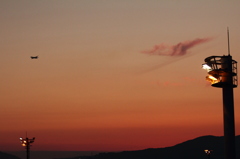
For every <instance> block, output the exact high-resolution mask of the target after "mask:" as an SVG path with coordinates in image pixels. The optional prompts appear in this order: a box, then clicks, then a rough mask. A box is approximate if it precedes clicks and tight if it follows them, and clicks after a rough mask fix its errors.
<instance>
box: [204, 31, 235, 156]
mask: <svg viewBox="0 0 240 159" xmlns="http://www.w3.org/2000/svg"><path fill="white" fill-rule="evenodd" d="M228 35H229V34H228ZM228 46H229V36H228ZM203 68H204V69H206V70H207V71H208V76H207V77H206V79H207V80H208V81H210V82H211V83H212V86H213V87H218V88H222V96H223V119H224V120H223V121H224V138H225V159H236V148H235V123H234V99H233V88H235V87H237V62H236V61H235V60H233V59H232V56H231V55H230V49H229V47H228V55H227V56H210V57H207V58H206V59H205V64H203Z"/></svg>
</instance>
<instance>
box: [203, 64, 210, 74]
mask: <svg viewBox="0 0 240 159" xmlns="http://www.w3.org/2000/svg"><path fill="white" fill-rule="evenodd" d="M202 69H204V70H207V71H208V72H209V71H211V70H212V68H211V67H210V66H209V65H207V64H203V65H202Z"/></svg>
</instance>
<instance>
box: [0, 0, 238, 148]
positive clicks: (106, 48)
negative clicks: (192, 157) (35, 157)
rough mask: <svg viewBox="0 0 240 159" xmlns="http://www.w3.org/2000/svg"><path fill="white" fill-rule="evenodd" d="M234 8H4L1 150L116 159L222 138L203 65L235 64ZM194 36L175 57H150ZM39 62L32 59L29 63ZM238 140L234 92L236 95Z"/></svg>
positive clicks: (183, 0)
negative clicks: (28, 141) (24, 140)
mask: <svg viewBox="0 0 240 159" xmlns="http://www.w3.org/2000/svg"><path fill="white" fill-rule="evenodd" d="M239 7H240V1H238V0H230V1H229V0H211V1H209V0H201V1H192V0H121V1H120V0H119V1H115V0H41V1H40V0H28V1H26V0H21V1H19V0H1V1H0V21H1V26H0V28H1V29H0V35H1V37H0V40H1V42H0V74H1V76H0V81H1V82H0V106H1V111H0V125H1V128H0V134H1V143H0V150H1V151H13V150H24V149H23V147H22V146H21V145H20V142H19V137H25V134H26V131H27V132H28V137H29V138H32V137H36V141H35V143H34V144H33V147H32V148H31V149H32V150H35V151H36V150H76V151H91V150H97V151H119V150H120V151H121V150H138V149H145V148H159V147H166V146H172V145H175V144H177V143H180V142H183V141H185V140H188V139H193V138H196V137H199V136H203V135H216V136H222V135H223V122H222V121H223V119H222V118H223V115H222V114H223V112H222V90H221V89H219V88H213V87H211V86H210V84H208V83H207V82H206V81H205V77H206V75H207V72H206V71H205V70H202V69H201V65H202V63H204V59H205V58H206V57H208V56H212V55H219V56H222V55H224V54H225V55H226V54H227V27H229V28H230V43H231V55H232V56H233V59H234V60H236V61H240V45H239V42H240V29H239V28H240V21H239V15H240V8H239ZM197 38H211V39H212V40H210V41H208V42H205V43H203V44H199V45H196V46H194V47H192V48H190V49H189V50H188V54H186V55H184V56H180V57H173V56H169V57H168V56H161V55H148V54H144V53H143V51H146V50H151V49H153V48H154V46H156V45H158V44H167V45H176V44H178V43H179V42H184V41H188V40H194V39H197ZM35 55H39V59H37V60H31V59H30V56H35ZM234 95H235V122H236V123H235V125H236V135H239V134H240V115H239V112H240V107H239V104H240V98H238V97H239V95H240V90H239V88H236V89H234Z"/></svg>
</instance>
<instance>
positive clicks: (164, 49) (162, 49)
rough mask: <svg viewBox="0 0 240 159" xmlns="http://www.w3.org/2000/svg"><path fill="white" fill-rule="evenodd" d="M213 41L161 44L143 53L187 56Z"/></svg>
mask: <svg viewBox="0 0 240 159" xmlns="http://www.w3.org/2000/svg"><path fill="white" fill-rule="evenodd" d="M210 40H212V38H202V39H200V38H197V39H195V40H191V41H184V42H179V43H178V44H176V45H167V44H164V43H162V44H159V45H155V46H154V47H153V49H151V50H149V51H142V53H145V54H149V55H163V56H183V55H185V54H187V51H188V50H189V49H190V48H192V47H194V46H196V45H199V44H202V43H205V42H208V41H210Z"/></svg>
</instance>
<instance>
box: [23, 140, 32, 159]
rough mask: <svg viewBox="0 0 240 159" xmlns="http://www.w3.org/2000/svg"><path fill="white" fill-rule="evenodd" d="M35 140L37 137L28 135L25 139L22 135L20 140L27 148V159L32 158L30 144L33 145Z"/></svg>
mask: <svg viewBox="0 0 240 159" xmlns="http://www.w3.org/2000/svg"><path fill="white" fill-rule="evenodd" d="M34 140H35V137H34V138H32V139H29V138H28V137H26V139H23V138H22V137H20V142H21V143H22V146H24V147H25V148H26V157H27V159H30V146H31V143H33V142H34Z"/></svg>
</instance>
